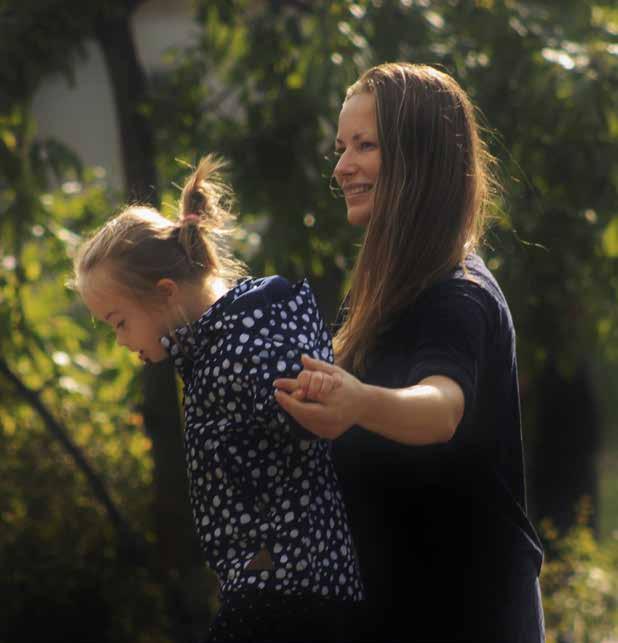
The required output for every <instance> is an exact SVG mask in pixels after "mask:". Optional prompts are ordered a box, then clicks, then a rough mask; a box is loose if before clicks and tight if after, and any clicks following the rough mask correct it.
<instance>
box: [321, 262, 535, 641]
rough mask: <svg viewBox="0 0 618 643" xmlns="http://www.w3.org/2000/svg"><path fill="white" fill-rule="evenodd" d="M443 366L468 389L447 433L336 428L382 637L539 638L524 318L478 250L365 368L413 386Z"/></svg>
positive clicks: (400, 322)
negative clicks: (528, 483) (523, 387)
mask: <svg viewBox="0 0 618 643" xmlns="http://www.w3.org/2000/svg"><path fill="white" fill-rule="evenodd" d="M343 314H345V308H344V311H343ZM431 375H444V376H447V377H449V378H451V379H453V380H454V381H455V382H457V383H458V384H459V385H460V387H461V389H462V391H463V393H464V397H465V413H464V417H463V419H462V421H461V423H460V424H459V426H458V427H457V430H456V432H455V435H454V437H453V438H452V439H451V440H450V441H449V442H448V443H446V444H436V445H431V446H416V447H415V446H406V445H403V444H400V443H397V442H393V441H391V440H388V439H385V438H383V437H381V436H379V435H377V434H375V433H371V432H370V431H367V430H365V429H363V428H362V427H352V428H351V429H350V430H348V431H347V432H346V433H344V434H343V435H342V436H341V437H340V438H339V439H337V440H335V442H334V453H335V462H336V465H337V470H338V473H339V476H340V480H341V483H342V487H343V490H344V498H345V501H346V506H347V508H348V513H349V516H350V522H351V526H352V533H353V536H354V541H355V545H356V547H357V551H358V556H359V560H360V564H361V569H362V573H363V581H364V583H365V589H366V592H367V598H368V601H369V604H370V605H371V606H372V607H373V614H374V622H373V624H372V625H368V626H367V628H368V629H369V628H374V629H373V632H374V634H375V628H377V630H378V636H375V635H374V638H373V639H371V640H379V641H399V640H402V641H408V640H410V641H423V642H426V641H449V642H452V641H466V642H474V643H481V642H483V643H485V642H487V641H491V642H492V643H498V642H500V643H506V642H511V641H518V642H521V643H524V642H525V643H539V642H540V641H541V640H542V609H541V606H540V603H539V600H538V595H537V594H538V586H537V585H536V580H537V577H538V574H539V570H540V567H541V562H542V548H541V544H540V542H539V539H538V537H537V535H536V533H535V530H534V529H533V527H532V525H531V523H530V521H529V519H528V515H527V508H526V491H525V484H524V458H523V448H522V435H521V420H520V400H519V388H518V377H517V360H516V351H515V330H514V326H513V321H512V318H511V314H510V312H509V308H508V305H507V302H506V300H505V298H504V295H503V293H502V291H501V290H500V287H499V285H498V283H497V282H496V280H495V278H494V277H493V275H492V274H491V273H490V272H489V270H488V269H487V268H486V266H485V264H484V262H483V261H482V260H481V258H480V257H478V256H476V255H471V256H470V257H468V259H467V260H466V270H465V271H464V270H463V268H462V267H461V266H459V267H458V268H457V269H456V270H454V271H453V272H452V273H451V274H449V275H447V276H446V277H445V278H444V279H442V280H440V281H439V282H438V283H436V284H434V285H432V286H430V287H428V288H427V289H426V290H425V291H423V293H422V294H421V295H420V296H419V297H418V299H417V300H416V301H415V302H414V303H413V304H412V305H410V306H409V307H408V308H406V309H404V310H402V311H401V312H400V313H399V314H398V315H397V316H396V318H395V319H393V320H392V323H391V324H390V326H389V327H388V328H387V329H385V330H384V331H383V333H382V334H381V335H380V336H379V337H378V339H377V344H376V346H375V349H374V350H373V351H372V352H371V354H370V355H369V360H368V366H367V369H366V371H365V372H364V373H363V374H362V375H361V379H363V381H365V382H367V383H369V384H373V385H378V386H384V387H390V388H403V387H408V386H412V385H414V384H417V383H418V382H420V381H421V380H422V379H423V378H426V377H428V376H431ZM367 611H368V610H367Z"/></svg>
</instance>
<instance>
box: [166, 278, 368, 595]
mask: <svg viewBox="0 0 618 643" xmlns="http://www.w3.org/2000/svg"><path fill="white" fill-rule="evenodd" d="M161 342H162V344H163V345H164V346H165V347H166V348H167V349H168V350H169V352H170V356H171V358H172V359H173V363H174V366H175V367H176V368H177V369H178V371H179V373H180V375H181V377H182V379H183V383H184V410H185V452H186V461H187V471H188V477H189V488H190V501H191V506H192V510H193V517H194V521H195V526H196V529H197V533H198V535H199V538H200V542H201V545H202V548H203V550H204V552H205V556H206V560H207V562H208V564H209V565H210V567H211V568H212V569H213V570H214V571H215V572H216V573H217V576H218V578H219V582H220V591H221V593H222V594H226V593H228V592H240V591H245V590H247V589H258V590H261V589H268V590H273V591H277V592H281V593H286V594H306V593H311V594H317V595H319V596H322V597H327V598H338V599H350V600H360V599H361V598H362V596H363V592H362V585H361V581H360V573H359V568H358V562H357V559H356V553H355V550H354V547H353V545H352V539H351V533H350V529H349V526H348V520H347V515H346V510H345V507H344V504H343V500H342V495H341V491H340V487H339V484H338V480H337V476H336V473H335V469H334V464H333V459H332V445H331V443H330V442H329V441H327V440H321V439H314V436H313V435H312V434H310V433H309V432H307V431H305V430H304V429H302V428H301V427H300V426H299V425H297V424H296V423H295V422H294V421H293V420H292V419H291V418H290V417H289V416H287V414H285V413H284V412H283V411H282V409H281V408H280V407H279V405H278V404H277V402H276V400H275V398H274V387H273V380H274V379H275V378H277V377H295V376H296V375H297V374H298V373H299V372H300V370H301V369H302V366H301V362H300V356H301V354H302V353H308V354H309V355H312V356H314V357H318V358H320V359H323V360H327V361H330V362H332V361H333V353H332V345H331V336H330V333H329V331H328V329H327V328H326V326H325V324H324V322H323V321H322V318H321V316H320V313H319V311H318V307H317V305H316V302H315V298H314V296H313V293H312V292H311V289H310V287H309V285H308V283H307V282H306V281H303V282H300V283H297V284H290V283H289V282H288V281H287V280H285V279H283V278H282V277H279V276H274V277H268V278H262V279H245V280H243V281H241V282H240V283H238V284H237V285H236V286H235V287H233V288H232V289H230V290H229V291H228V292H227V293H226V294H225V295H224V296H223V297H221V298H220V299H219V300H218V301H216V302H215V303H214V304H213V305H212V306H211V307H210V308H209V309H208V310H207V311H206V312H204V314H203V315H202V316H201V317H200V319H199V320H197V321H196V322H194V323H193V324H191V325H188V326H184V327H181V328H178V329H176V331H175V333H174V336H173V337H171V336H168V337H163V338H162V339H161ZM263 548H266V549H267V550H268V552H269V554H270V557H271V559H272V569H264V570H256V571H249V570H247V569H246V566H247V565H248V563H249V562H250V561H251V560H252V559H253V558H254V557H255V556H256V554H257V553H258V552H259V551H260V550H261V549H263Z"/></svg>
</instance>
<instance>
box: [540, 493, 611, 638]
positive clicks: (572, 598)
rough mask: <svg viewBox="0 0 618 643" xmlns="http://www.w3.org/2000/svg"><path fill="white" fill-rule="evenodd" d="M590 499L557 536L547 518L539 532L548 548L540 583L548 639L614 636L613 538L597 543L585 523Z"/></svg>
mask: <svg viewBox="0 0 618 643" xmlns="http://www.w3.org/2000/svg"><path fill="white" fill-rule="evenodd" d="M590 510H591V508H590V503H589V501H586V500H584V501H582V502H581V504H580V507H579V512H578V514H579V515H578V521H577V523H576V524H575V525H574V526H573V527H572V528H571V529H570V530H569V531H568V532H567V533H566V534H564V535H563V536H562V537H559V536H558V534H557V532H556V531H555V529H554V528H553V526H552V524H551V522H550V521H543V523H542V524H541V534H542V536H543V538H544V540H545V543H546V547H547V551H546V559H545V562H544V564H543V572H542V576H541V583H542V588H543V605H544V609H545V625H546V633H547V643H559V642H560V641H562V640H568V641H572V643H597V642H599V641H605V640H608V641H609V640H613V639H615V638H616V637H617V636H618V537H616V534H615V535H614V538H613V539H612V540H610V541H608V542H607V543H605V544H603V545H601V544H599V542H598V541H597V540H596V539H595V537H594V534H593V533H592V530H591V529H590V528H589V527H588V526H587V523H588V522H589V513H590Z"/></svg>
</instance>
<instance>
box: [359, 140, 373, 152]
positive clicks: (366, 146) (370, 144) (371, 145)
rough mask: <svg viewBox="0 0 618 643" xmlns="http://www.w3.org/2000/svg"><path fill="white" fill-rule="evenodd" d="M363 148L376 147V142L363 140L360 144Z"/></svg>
mask: <svg viewBox="0 0 618 643" xmlns="http://www.w3.org/2000/svg"><path fill="white" fill-rule="evenodd" d="M360 148H361V150H373V149H374V148H375V143H372V142H370V141H363V142H362V143H361V144H360Z"/></svg>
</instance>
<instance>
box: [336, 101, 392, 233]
mask: <svg viewBox="0 0 618 643" xmlns="http://www.w3.org/2000/svg"><path fill="white" fill-rule="evenodd" d="M335 152H336V154H337V155H338V156H339V161H338V163H337V165H336V166H335V171H334V172H333V175H334V177H335V179H336V181H337V183H338V184H339V187H340V188H341V189H342V191H343V194H344V196H345V203H346V207H347V209H348V222H349V223H351V224H352V225H367V223H368V222H369V218H370V217H371V213H372V211H373V199H374V194H375V186H376V182H377V180H378V175H379V174H380V164H381V155H380V146H379V144H378V124H377V120H376V106H375V99H374V97H373V94H370V93H367V92H364V93H362V94H355V95H354V96H351V97H350V98H348V99H347V100H346V101H345V102H344V103H343V107H342V108H341V112H340V113H339V128H338V130H337V141H336V145H335Z"/></svg>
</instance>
